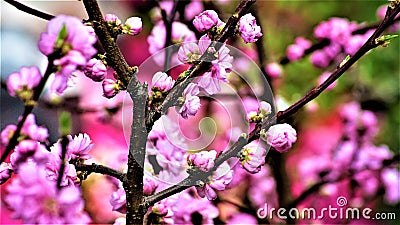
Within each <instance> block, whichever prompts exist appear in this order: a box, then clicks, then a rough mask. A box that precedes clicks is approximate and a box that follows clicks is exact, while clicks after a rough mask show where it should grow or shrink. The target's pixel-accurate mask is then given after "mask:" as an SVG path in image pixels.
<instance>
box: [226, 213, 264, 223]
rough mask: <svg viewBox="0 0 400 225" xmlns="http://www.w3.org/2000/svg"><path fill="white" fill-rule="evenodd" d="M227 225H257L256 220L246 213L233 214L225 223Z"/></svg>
mask: <svg viewBox="0 0 400 225" xmlns="http://www.w3.org/2000/svg"><path fill="white" fill-rule="evenodd" d="M226 224H227V225H236V224H247V225H252V224H254V225H256V224H258V222H257V219H256V218H255V217H254V216H252V215H250V214H247V213H235V214H233V215H231V216H230V217H229V219H228V220H227V221H226Z"/></svg>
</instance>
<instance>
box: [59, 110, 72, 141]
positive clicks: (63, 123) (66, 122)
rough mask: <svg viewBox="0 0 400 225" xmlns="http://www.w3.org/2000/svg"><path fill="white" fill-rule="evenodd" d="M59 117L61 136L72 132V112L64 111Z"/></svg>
mask: <svg viewBox="0 0 400 225" xmlns="http://www.w3.org/2000/svg"><path fill="white" fill-rule="evenodd" d="M58 119H59V132H60V136H65V135H68V134H70V133H71V126H72V120H71V113H70V112H66V111H62V112H61V114H60V116H59V118H58Z"/></svg>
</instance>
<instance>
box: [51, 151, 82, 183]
mask: <svg viewBox="0 0 400 225" xmlns="http://www.w3.org/2000/svg"><path fill="white" fill-rule="evenodd" d="M60 166H61V159H60V157H59V156H58V154H56V153H54V152H51V153H50V154H49V159H48V161H47V163H46V167H45V170H46V176H47V179H49V180H52V181H57V180H58V176H59V170H60ZM77 183H78V180H77V174H76V169H75V166H74V165H73V164H70V163H68V162H67V163H65V166H64V174H63V176H62V178H61V186H62V187H65V186H75V184H77Z"/></svg>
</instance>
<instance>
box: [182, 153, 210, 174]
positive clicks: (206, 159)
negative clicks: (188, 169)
mask: <svg viewBox="0 0 400 225" xmlns="http://www.w3.org/2000/svg"><path fill="white" fill-rule="evenodd" d="M216 157H217V151H215V150H210V151H201V152H198V153H194V154H190V155H188V157H187V161H188V164H189V166H196V167H198V168H200V169H201V170H203V171H209V170H210V169H212V168H213V167H214V160H215V158H216Z"/></svg>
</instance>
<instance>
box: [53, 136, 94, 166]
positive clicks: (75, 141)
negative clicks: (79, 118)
mask: <svg viewBox="0 0 400 225" xmlns="http://www.w3.org/2000/svg"><path fill="white" fill-rule="evenodd" d="M67 138H68V140H69V142H68V146H67V154H66V159H67V160H68V161H69V160H71V159H72V160H77V159H84V160H86V159H90V158H91V156H90V155H89V154H88V153H89V151H90V150H91V149H92V148H93V144H92V140H91V139H90V137H89V135H88V134H86V133H83V134H82V133H80V134H78V135H75V136H74V137H72V136H71V135H68V136H67ZM50 149H51V152H53V153H55V154H58V155H59V156H60V157H61V154H62V148H61V141H60V140H59V141H58V142H57V143H55V144H54V145H53V146H52V147H51V148H50Z"/></svg>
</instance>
